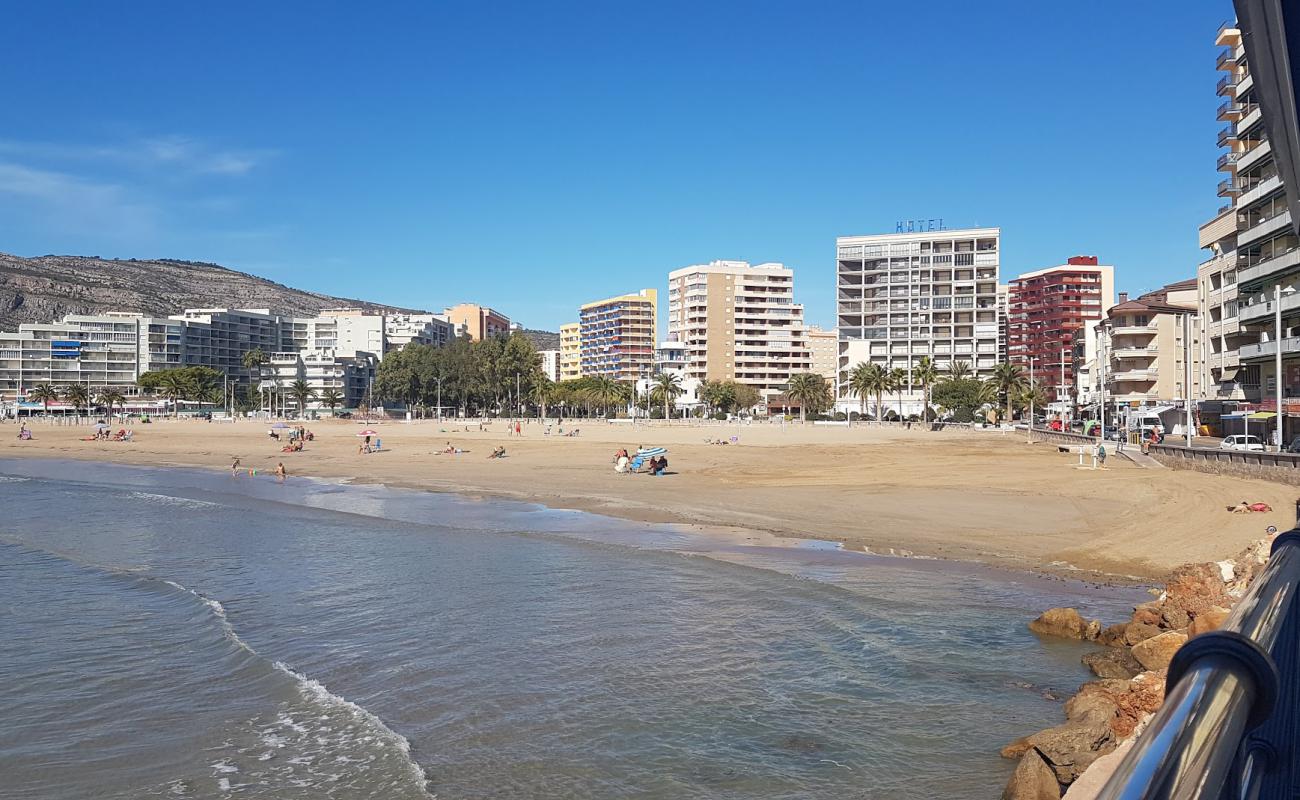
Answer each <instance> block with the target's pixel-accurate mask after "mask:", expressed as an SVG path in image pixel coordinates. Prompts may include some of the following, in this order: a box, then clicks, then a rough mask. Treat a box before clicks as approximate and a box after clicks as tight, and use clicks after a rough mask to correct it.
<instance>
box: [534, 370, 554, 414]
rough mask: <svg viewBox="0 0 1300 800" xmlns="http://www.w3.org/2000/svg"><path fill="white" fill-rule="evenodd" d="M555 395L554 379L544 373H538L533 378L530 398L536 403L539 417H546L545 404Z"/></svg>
mask: <svg viewBox="0 0 1300 800" xmlns="http://www.w3.org/2000/svg"><path fill="white" fill-rule="evenodd" d="M554 397H555V381H553V380H551V379H550V378H548V377H546V376H545V375H538V376H537V378H536V379H534V380H533V391H532V399H533V402H534V403H536V404H537V408H538V411H539V412H540V413H541V419H546V404H547V403H550V402H551V399H552V398H554Z"/></svg>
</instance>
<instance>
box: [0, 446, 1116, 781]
mask: <svg viewBox="0 0 1300 800" xmlns="http://www.w3.org/2000/svg"><path fill="white" fill-rule="evenodd" d="M0 474H2V475H3V477H2V478H0V508H3V515H0V720H3V722H2V724H0V798H23V799H24V800H28V799H29V798H50V799H51V800H54V799H58V798H86V797H97V798H140V797H184V798H227V797H250V798H251V797H258V798H286V799H292V798H338V799H342V798H348V799H352V798H392V799H394V800H401V799H402V798H431V797H436V798H533V797H536V798H616V797H638V798H737V799H740V798H896V797H918V798H921V797H927V798H928V797H935V798H949V797H950V798H989V797H996V796H997V794H998V792H999V791H1000V788H1001V785H1002V784H1003V783H1004V782H1005V780H1006V778H1007V776H1008V774H1009V772H1010V769H1011V765H1010V764H1009V763H1008V762H1004V761H1003V760H1001V759H999V758H998V755H997V751H998V748H999V747H1001V746H1002V745H1003V744H1005V743H1006V742H1008V741H1011V740H1013V739H1015V738H1017V737H1019V736H1021V735H1023V734H1025V733H1028V732H1030V731H1032V730H1035V729H1038V728H1041V727H1045V726H1048V725H1052V724H1056V723H1057V722H1059V721H1060V720H1061V709H1060V698H1062V697H1064V696H1066V694H1067V693H1068V692H1069V691H1071V690H1073V689H1074V688H1075V687H1076V686H1077V685H1078V684H1079V683H1080V682H1081V681H1082V680H1086V679H1087V675H1086V673H1085V672H1084V671H1083V669H1082V668H1081V666H1080V665H1079V656H1080V655H1081V653H1082V652H1084V650H1083V649H1082V648H1083V647H1084V646H1083V645H1079V644H1069V643H1059V642H1043V641H1040V640H1039V639H1037V638H1035V637H1034V636H1033V635H1031V634H1030V633H1029V632H1028V631H1027V630H1026V628H1025V623H1026V622H1027V621H1028V620H1029V619H1032V618H1033V616H1034V615H1035V614H1037V613H1038V612H1039V611H1041V610H1042V609H1044V608H1047V607H1050V606H1057V605H1073V606H1078V607H1080V608H1081V609H1082V610H1084V611H1085V612H1086V613H1088V614H1091V615H1095V616H1101V617H1103V618H1105V619H1107V620H1112V621H1113V620H1115V619H1118V618H1119V617H1120V616H1121V614H1122V613H1123V612H1124V611H1125V610H1126V609H1127V608H1128V607H1130V606H1131V605H1132V603H1133V602H1134V601H1135V599H1140V598H1138V596H1137V594H1136V592H1135V591H1133V590H1113V589H1106V590H1103V589H1096V588H1092V587H1088V586H1086V585H1084V584H1081V583H1072V582H1064V581H1051V580H1045V579H1041V578H1034V577H1031V576H1024V575H1016V574H1013V573H1003V572H998V571H994V570H989V569H981V568H976V567H972V566H968V565H961V564H953V563H949V562H941V561H919V560H910V559H894V558H880V557H871V556H867V555H864V554H861V553H849V552H846V551H843V550H840V549H838V548H836V547H835V546H833V545H826V544H825V543H817V542H797V541H794V542H779V541H776V542H774V541H771V540H768V539H766V538H764V537H760V536H756V535H755V536H747V535H744V534H739V535H738V534H735V533H730V532H717V533H709V532H706V531H695V530H688V529H685V528H680V527H674V526H661V525H638V524H632V523H628V522H622V521H617V520H611V519H608V518H605V517H599V516H593V515H587V514H580V513H576V512H560V511H548V510H545V509H542V508H539V507H536V506H532V505H527V504H520V503H512V502H501V501H479V500H473V499H468V498H463V497H458V496H455V495H446V494H433V493H425V492H416V491H404V490H393V489H387V488H384V487H380V486H344V485H339V484H331V483H325V482H317V481H310V480H306V479H293V478H291V479H290V480H288V481H287V482H285V483H283V484H281V483H277V482H276V481H274V480H273V479H271V478H269V477H265V476H257V477H250V476H249V475H247V474H241V475H239V476H231V475H228V474H224V473H214V472H205V471H196V470H195V471H191V470H179V469H166V470H164V469H143V468H131V467H120V466H107V465H95V464H86V463H76V462H61V461H37V460H25V461H5V462H0ZM863 524H864V525H870V515H869V509H864V522H863ZM773 545H777V546H773Z"/></svg>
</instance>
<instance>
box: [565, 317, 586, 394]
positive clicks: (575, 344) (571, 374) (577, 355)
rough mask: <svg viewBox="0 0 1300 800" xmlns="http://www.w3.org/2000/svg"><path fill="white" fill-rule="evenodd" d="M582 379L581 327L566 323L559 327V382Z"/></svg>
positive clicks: (574, 323) (573, 323)
mask: <svg viewBox="0 0 1300 800" xmlns="http://www.w3.org/2000/svg"><path fill="white" fill-rule="evenodd" d="M581 377H582V326H581V325H580V324H578V323H576V322H566V323H564V324H563V325H561V326H560V380H562V381H571V380H573V379H575V378H581Z"/></svg>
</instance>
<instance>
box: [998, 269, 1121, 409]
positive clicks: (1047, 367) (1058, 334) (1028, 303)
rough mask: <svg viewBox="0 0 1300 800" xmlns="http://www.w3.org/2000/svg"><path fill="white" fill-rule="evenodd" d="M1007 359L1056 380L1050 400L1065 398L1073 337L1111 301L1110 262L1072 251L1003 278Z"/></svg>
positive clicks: (1066, 400) (1042, 377)
mask: <svg viewBox="0 0 1300 800" xmlns="http://www.w3.org/2000/svg"><path fill="white" fill-rule="evenodd" d="M1009 286H1010V290H1009V295H1008V300H1007V305H1008V308H1007V332H1006V337H1007V338H1006V342H1007V360H1008V361H1009V362H1010V363H1012V364H1016V365H1018V366H1020V367H1022V368H1023V369H1024V370H1025V373H1026V374H1028V372H1029V369H1030V361H1031V359H1032V361H1033V371H1034V377H1035V379H1036V380H1038V381H1040V382H1041V384H1042V385H1044V386H1056V392H1055V393H1056V402H1057V404H1059V405H1061V406H1065V405H1068V404H1069V402H1070V394H1071V392H1070V388H1071V387H1072V386H1074V383H1075V376H1074V342H1075V339H1076V338H1078V339H1079V340H1080V341H1082V340H1083V338H1084V331H1085V330H1086V329H1087V327H1088V326H1089V325H1092V324H1095V323H1096V322H1097V321H1098V320H1100V319H1101V318H1102V317H1103V316H1104V315H1105V313H1106V309H1108V308H1110V307H1111V306H1113V305H1115V268H1114V267H1111V266H1105V265H1101V264H1098V263H1097V257H1096V256H1072V257H1070V258H1068V259H1066V262H1065V264H1062V265H1060V266H1056V267H1047V268H1046V269H1040V270H1035V271H1034V272H1026V273H1025V274H1023V275H1021V276H1020V277H1018V278H1015V279H1014V280H1012V281H1011V283H1010V284H1009Z"/></svg>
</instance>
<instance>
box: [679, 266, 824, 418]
mask: <svg viewBox="0 0 1300 800" xmlns="http://www.w3.org/2000/svg"><path fill="white" fill-rule="evenodd" d="M668 338H669V339H672V340H675V341H678V342H681V343H682V344H683V346H684V348H685V352H686V377H688V378H694V379H696V380H699V381H705V380H708V381H735V382H737V383H744V384H748V385H750V386H753V387H754V388H756V389H758V391H759V393H760V394H761V395H763V396H764V398H767V397H770V396H772V395H774V394H779V393H780V392H781V391H782V390H783V388H784V387H785V385H786V383H788V382H789V380H790V376H791V375H794V374H796V373H800V372H809V371H810V370H811V369H812V355H811V353H810V352H809V350H808V337H807V331H806V330H805V329H804V322H803V306H801V305H798V304H796V303H795V302H794V271H793V270H791V269H789V268H787V267H785V266H784V265H782V264H775V263H768V264H755V265H753V266H751V265H750V264H749V263H748V262H746V261H713V262H710V263H708V264H698V265H695V266H691V267H685V268H683V269H678V270H674V271H673V272H670V273H669V274H668Z"/></svg>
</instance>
